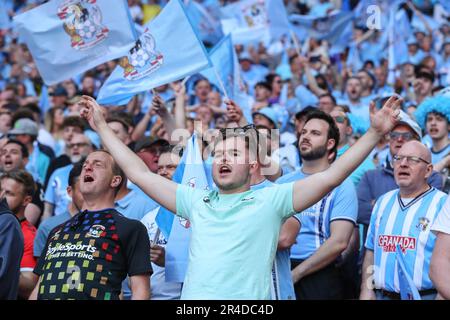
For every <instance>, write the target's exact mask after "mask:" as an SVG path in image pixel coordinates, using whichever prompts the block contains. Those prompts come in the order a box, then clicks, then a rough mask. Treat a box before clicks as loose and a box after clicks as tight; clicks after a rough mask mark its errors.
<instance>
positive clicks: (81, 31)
mask: <svg viewBox="0 0 450 320" xmlns="http://www.w3.org/2000/svg"><path fill="white" fill-rule="evenodd" d="M14 23H15V26H16V27H17V30H18V32H19V35H20V37H21V39H23V40H24V42H25V43H26V45H27V46H28V48H29V49H30V51H31V54H32V56H33V58H34V60H35V62H36V66H37V68H38V69H39V72H40V74H41V76H42V78H43V80H44V82H45V83H46V84H47V85H52V84H55V83H58V82H61V81H64V80H66V79H69V78H72V77H74V76H76V75H78V74H81V73H83V72H85V71H87V70H89V69H91V68H94V67H96V66H97V65H99V64H102V63H105V62H107V61H110V60H113V59H116V58H119V57H121V56H123V55H124V54H126V52H127V51H128V50H129V49H130V48H131V47H132V46H133V44H134V42H135V41H136V39H137V35H136V32H135V29H134V23H133V21H132V20H131V16H130V12H129V9H128V5H127V2H126V1H125V0H52V1H49V2H47V3H45V4H43V5H41V6H38V7H36V8H34V9H32V10H29V11H26V12H24V13H22V14H20V15H17V16H15V17H14Z"/></svg>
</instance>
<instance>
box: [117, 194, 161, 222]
mask: <svg viewBox="0 0 450 320" xmlns="http://www.w3.org/2000/svg"><path fill="white" fill-rule="evenodd" d="M157 206H158V204H157V203H156V202H155V201H154V200H152V199H151V198H150V197H149V196H147V195H145V194H144V193H141V192H139V191H136V190H130V192H129V193H128V194H127V195H126V196H125V197H123V198H122V199H120V200H117V201H116V202H115V207H114V208H115V209H116V210H117V211H119V212H120V213H121V214H123V215H124V216H125V217H127V218H129V219H135V220H139V221H140V220H142V218H144V216H145V215H146V214H147V213H149V212H150V211H152V210H154V209H155V208H156V207H157Z"/></svg>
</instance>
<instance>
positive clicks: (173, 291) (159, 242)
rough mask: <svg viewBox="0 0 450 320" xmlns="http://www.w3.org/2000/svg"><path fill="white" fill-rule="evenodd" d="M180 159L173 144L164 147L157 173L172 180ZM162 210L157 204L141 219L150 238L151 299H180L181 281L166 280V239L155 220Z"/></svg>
mask: <svg viewBox="0 0 450 320" xmlns="http://www.w3.org/2000/svg"><path fill="white" fill-rule="evenodd" d="M180 160H181V158H180V155H179V154H178V153H176V152H175V148H174V146H167V147H165V148H164V149H163V150H162V151H161V154H160V156H159V159H158V171H157V173H158V175H160V176H161V177H164V178H166V179H169V180H172V178H173V176H174V173H175V171H176V169H177V166H178V163H179V162H180ZM163 210H164V208H162V207H160V206H159V207H157V208H155V209H154V210H152V211H150V212H149V213H147V214H146V215H145V216H144V217H143V218H142V220H141V222H142V223H143V224H144V226H145V227H146V228H147V232H148V235H149V238H150V259H151V261H152V269H153V274H152V276H151V278H150V281H151V298H152V300H172V299H180V296H181V283H178V282H171V281H166V272H165V264H166V261H165V260H166V258H165V257H166V250H165V247H166V246H167V239H166V237H165V236H164V234H163V232H161V230H160V228H159V225H158V221H157V220H156V217H157V215H158V214H159V212H160V211H163ZM168 214H171V213H168ZM172 221H173V220H172Z"/></svg>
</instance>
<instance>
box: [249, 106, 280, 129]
mask: <svg viewBox="0 0 450 320" xmlns="http://www.w3.org/2000/svg"><path fill="white" fill-rule="evenodd" d="M257 114H260V115H263V116H264V117H266V118H267V119H269V120H270V121H271V122H272V123H273V124H274V126H275V128H276V129H277V128H278V115H277V112H276V111H275V110H274V109H272V108H269V107H265V108H262V109H261V110H259V111H257V112H254V113H253V114H252V116H255V115H257Z"/></svg>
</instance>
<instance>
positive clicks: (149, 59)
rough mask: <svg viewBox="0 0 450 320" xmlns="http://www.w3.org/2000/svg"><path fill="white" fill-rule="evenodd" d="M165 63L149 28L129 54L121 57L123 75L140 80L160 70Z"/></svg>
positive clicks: (126, 77) (129, 78) (120, 63)
mask: <svg viewBox="0 0 450 320" xmlns="http://www.w3.org/2000/svg"><path fill="white" fill-rule="evenodd" d="M162 64H163V55H162V54H161V52H158V51H156V42H155V39H154V38H153V36H152V35H151V34H150V32H149V31H148V29H146V31H145V32H144V33H143V34H142V35H141V36H140V37H139V39H138V41H136V44H135V45H134V47H133V48H131V49H130V51H129V53H128V55H127V56H125V57H122V58H120V59H119V65H120V66H121V67H122V68H123V77H124V78H125V79H127V80H138V79H141V78H143V77H145V76H147V75H148V74H150V73H152V72H154V71H156V70H158V69H159V68H160V67H161V65H162Z"/></svg>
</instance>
